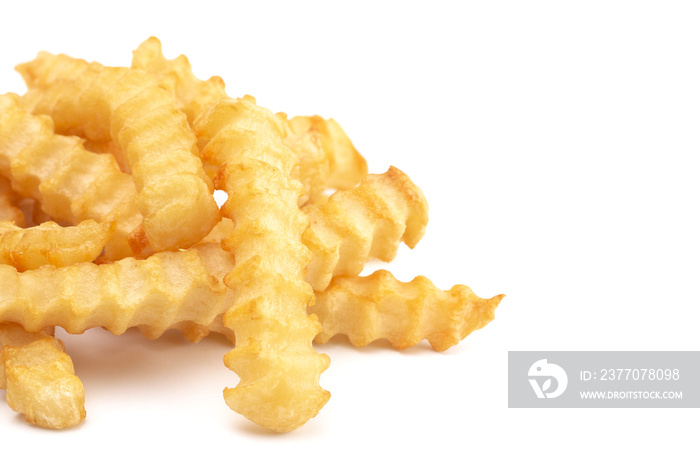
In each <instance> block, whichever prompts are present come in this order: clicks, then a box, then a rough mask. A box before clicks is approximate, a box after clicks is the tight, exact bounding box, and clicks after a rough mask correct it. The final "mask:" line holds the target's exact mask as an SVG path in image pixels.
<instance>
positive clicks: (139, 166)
mask: <svg viewBox="0 0 700 466" xmlns="http://www.w3.org/2000/svg"><path fill="white" fill-rule="evenodd" d="M17 69H18V70H19V71H20V73H21V74H22V76H23V77H24V78H25V81H26V83H27V86H28V87H29V91H28V93H27V95H26V97H25V99H24V100H25V102H26V104H27V105H30V106H32V108H33V111H34V112H35V113H42V114H46V115H50V116H51V117H52V118H53V120H54V121H55V123H56V127H57V128H60V131H61V132H67V133H69V134H75V135H78V136H81V137H85V138H88V139H90V140H92V141H95V142H107V141H109V140H113V141H114V142H115V143H116V144H117V145H118V147H119V148H120V149H121V150H122V151H123V152H124V153H125V155H126V158H127V160H128V162H129V167H130V168H131V173H132V175H133V179H134V182H135V184H136V190H137V192H138V195H137V205H138V209H139V211H140V212H141V214H142V215H143V235H145V238H147V239H148V242H149V243H150V245H151V246H152V247H153V249H154V250H156V251H163V250H177V249H180V248H186V247H189V246H191V245H193V244H195V243H197V242H198V241H199V240H201V239H202V238H204V237H205V236H206V235H207V233H209V231H210V230H211V229H212V228H213V227H214V225H215V224H216V222H218V221H219V219H220V218H221V217H220V215H219V209H218V207H217V205H216V202H215V201H214V198H213V196H212V192H213V188H212V186H211V180H210V179H209V178H208V177H207V176H206V174H205V173H204V170H203V168H202V163H201V161H200V160H199V157H198V153H197V147H196V142H197V141H196V139H195V137H194V135H193V134H192V131H191V129H190V128H189V126H188V123H187V118H186V116H185V115H184V114H183V113H182V112H180V111H178V110H176V109H175V102H174V100H173V97H172V96H171V95H170V93H168V92H167V91H165V90H163V89H161V88H160V87H158V85H157V83H156V82H155V80H154V79H153V78H152V77H151V76H150V75H148V73H146V72H145V71H142V70H132V69H129V68H117V67H107V66H102V65H100V64H99V63H86V62H84V61H82V60H76V59H72V58H70V57H67V56H65V55H59V56H54V55H50V54H47V53H40V54H39V55H38V56H37V58H36V59H35V60H34V61H32V62H29V63H25V64H23V65H20V66H18V67H17ZM64 70H70V73H71V74H67V73H64ZM136 234H137V235H138V234H140V233H139V232H137V233H136ZM139 240H140V238H139Z"/></svg>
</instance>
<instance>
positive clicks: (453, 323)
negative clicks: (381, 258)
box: [309, 270, 504, 351]
mask: <svg viewBox="0 0 700 466" xmlns="http://www.w3.org/2000/svg"><path fill="white" fill-rule="evenodd" d="M503 297H504V295H498V296H494V297H493V298H491V299H482V298H479V297H478V296H476V295H475V294H474V292H473V291H472V290H471V289H470V288H468V287H466V286H464V285H455V286H454V287H452V289H450V290H449V291H442V290H439V289H437V288H436V287H435V285H433V283H432V282H431V281H430V280H428V279H427V278H425V277H422V276H418V277H416V278H414V279H413V280H412V281H410V282H408V283H404V282H400V281H398V280H397V279H396V278H394V276H393V275H391V273H389V272H387V271H386V270H378V271H376V272H374V273H373V274H372V275H369V276H367V277H336V278H334V279H333V281H332V282H331V284H330V286H329V287H328V289H326V290H325V291H323V292H320V293H316V304H314V305H313V306H310V307H309V312H311V313H315V314H316V315H317V316H318V318H319V321H320V322H321V325H323V332H321V333H320V334H319V335H318V336H317V337H316V342H317V343H325V342H327V341H328V340H330V339H331V338H332V337H333V336H335V335H337V334H343V335H347V336H348V338H349V339H350V342H351V343H352V344H353V345H355V346H365V345H368V344H369V343H371V342H373V341H375V340H379V339H380V338H386V339H387V340H389V342H390V343H391V344H392V345H393V346H394V347H396V348H398V349H405V348H408V347H410V346H413V345H415V344H417V343H418V342H420V341H421V340H423V339H427V340H428V342H429V343H430V345H431V346H432V347H433V349H434V350H436V351H444V350H446V349H447V348H449V347H451V346H453V345H456V344H457V343H459V342H460V341H461V340H463V339H464V338H465V337H466V336H467V335H469V334H470V333H471V332H473V331H474V330H478V329H480V328H483V327H484V326H485V325H486V324H488V323H489V322H491V321H492V320H493V318H494V311H495V310H496V307H497V306H498V303H500V302H501V299H503Z"/></svg>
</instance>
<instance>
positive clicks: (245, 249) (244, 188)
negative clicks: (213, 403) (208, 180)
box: [194, 98, 330, 432]
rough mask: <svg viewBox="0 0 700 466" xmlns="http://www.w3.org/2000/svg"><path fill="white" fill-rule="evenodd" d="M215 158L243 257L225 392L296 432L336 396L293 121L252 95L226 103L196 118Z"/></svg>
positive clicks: (265, 420)
mask: <svg viewBox="0 0 700 466" xmlns="http://www.w3.org/2000/svg"><path fill="white" fill-rule="evenodd" d="M194 128H195V131H196V132H197V135H198V137H199V138H200V139H201V140H202V143H203V144H205V145H204V149H203V150H202V157H203V158H204V159H205V160H208V161H211V162H214V163H216V164H219V165H222V167H221V169H220V170H219V174H218V175H217V177H216V178H215V185H216V187H217V189H223V190H225V191H226V192H227V193H228V200H227V201H226V203H225V204H224V206H223V207H222V212H223V214H224V216H226V217H229V218H231V219H233V221H234V223H235V228H234V229H233V233H232V234H231V236H229V237H228V238H226V239H225V240H224V241H223V242H222V246H223V247H224V248H226V249H228V250H230V251H232V252H233V253H234V255H235V257H236V263H235V267H234V268H233V270H231V272H230V273H229V274H228V275H227V276H226V277H225V283H226V284H227V285H228V286H229V287H231V288H232V289H233V290H235V292H236V300H235V302H234V304H233V306H232V308H231V309H230V310H228V311H227V312H226V314H225V315H224V317H223V324H224V325H225V326H226V327H227V328H229V329H232V330H233V331H234V333H235V335H236V341H237V345H236V348H235V349H234V350H233V351H231V352H229V353H228V354H227V355H226V356H225V357H224V362H225V364H226V366H227V367H228V368H229V369H231V370H233V371H235V372H236V373H237V374H238V375H239V376H240V378H241V381H240V383H239V384H238V386H236V387H235V388H233V389H231V388H228V389H226V390H225V391H224V398H225V399H226V403H227V404H228V405H229V407H231V409H233V410H235V411H236V412H239V413H241V414H243V415H244V416H246V417H247V418H248V419H250V420H252V421H253V422H255V423H257V424H259V425H261V426H263V427H267V428H268V429H271V430H275V431H279V432H286V431H290V430H293V429H296V428H298V427H300V426H301V425H303V424H304V423H305V422H306V421H308V420H309V419H311V418H312V417H314V416H315V415H316V414H317V413H318V412H319V410H320V409H321V408H322V407H323V405H324V404H325V403H326V402H327V401H328V398H329V397H330V394H329V393H328V392H327V391H326V390H323V389H322V388H321V387H320V386H319V377H320V374H321V372H323V371H324V370H325V369H326V368H327V367H328V364H329V358H328V356H326V355H320V354H318V353H317V352H316V351H315V350H314V348H313V346H312V341H313V338H314V337H315V336H316V334H318V332H319V331H320V330H321V328H320V325H319V324H318V320H317V319H316V318H315V317H309V316H308V315H307V313H306V306H307V304H308V302H309V300H310V299H311V298H312V296H313V292H312V290H311V287H310V286H309V285H308V284H307V283H306V282H305V281H304V269H305V267H306V265H307V264H308V263H309V259H310V254H309V251H308V249H306V248H305V247H304V246H303V245H302V242H301V235H302V232H303V231H304V230H305V229H306V228H307V227H308V220H307V219H306V218H305V217H304V215H303V214H302V213H301V212H300V211H299V208H298V207H297V202H298V199H299V196H300V195H301V194H302V192H303V188H302V186H301V183H299V182H298V181H294V180H292V179H291V178H290V172H291V171H292V169H293V168H294V166H295V165H296V164H297V163H298V161H297V160H296V158H295V157H294V155H293V153H292V152H291V151H289V149H288V148H286V147H285V146H284V145H283V144H282V140H283V138H284V128H283V127H282V126H281V125H280V122H279V120H278V119H277V118H275V116H274V115H273V114H272V113H271V112H270V111H268V110H266V109H263V108H262V107H259V106H257V105H255V101H254V100H253V99H252V98H244V99H238V100H223V101H219V102H218V103H217V104H216V105H215V106H213V107H211V108H210V109H209V110H207V111H205V112H204V113H203V114H202V115H201V116H200V117H199V118H198V119H197V120H195V123H194Z"/></svg>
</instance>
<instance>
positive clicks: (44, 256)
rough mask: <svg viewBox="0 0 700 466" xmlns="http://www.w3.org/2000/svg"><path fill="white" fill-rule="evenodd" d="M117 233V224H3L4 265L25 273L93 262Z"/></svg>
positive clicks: (1, 250) (0, 247)
mask: <svg viewBox="0 0 700 466" xmlns="http://www.w3.org/2000/svg"><path fill="white" fill-rule="evenodd" d="M113 231H114V224H113V223H112V224H107V223H102V224H100V223H97V222H95V221H94V220H85V221H83V222H80V223H79V224H78V225H77V226H75V227H66V228H64V227H62V226H60V225H58V224H57V223H54V222H46V223H42V224H41V225H39V226H36V227H32V228H27V229H24V228H20V227H18V226H16V225H15V224H14V223H12V222H0V264H6V265H11V266H12V267H14V268H16V269H17V270H18V271H20V272H24V271H25V270H32V269H38V268H39V267H41V266H42V265H55V266H56V267H63V266H66V265H72V264H76V263H78V262H92V261H94V260H95V259H97V257H98V256H99V255H100V253H102V249H103V248H104V246H105V244H106V243H107V240H108V239H109V237H110V236H111V234H112V232H113Z"/></svg>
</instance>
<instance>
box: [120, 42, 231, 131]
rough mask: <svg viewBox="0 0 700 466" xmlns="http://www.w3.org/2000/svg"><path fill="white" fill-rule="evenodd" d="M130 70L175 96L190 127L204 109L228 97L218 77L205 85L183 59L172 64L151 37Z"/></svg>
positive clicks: (137, 55)
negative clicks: (149, 78)
mask: <svg viewBox="0 0 700 466" xmlns="http://www.w3.org/2000/svg"><path fill="white" fill-rule="evenodd" d="M131 68H133V69H138V70H143V71H145V72H147V73H148V74H150V75H151V76H153V77H154V78H155V79H156V81H157V82H158V85H159V86H160V87H161V88H163V89H165V90H167V91H169V92H171V93H172V94H173V95H174V96H175V101H176V107H177V108H178V109H179V110H182V111H183V112H184V113H185V114H186V115H187V120H188V121H189V122H190V124H192V123H193V122H194V120H195V118H197V116H199V115H200V114H201V113H202V111H203V110H204V109H206V108H208V107H210V106H211V105H212V104H214V103H215V102H216V101H218V100H221V99H225V98H227V97H228V96H227V95H226V89H225V85H224V81H223V79H221V78H220V77H219V76H212V77H211V78H209V79H207V80H206V81H204V80H201V79H199V78H197V77H196V76H195V75H194V73H192V66H191V65H190V61H189V60H188V59H187V57H186V56H184V55H180V56H178V57H177V58H175V59H173V60H168V59H166V58H165V56H163V49H162V45H161V43H160V41H159V40H158V39H157V38H156V37H149V38H148V39H146V40H145V41H144V42H143V43H142V44H141V45H139V46H138V47H137V48H136V50H134V54H133V58H132V60H131Z"/></svg>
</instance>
